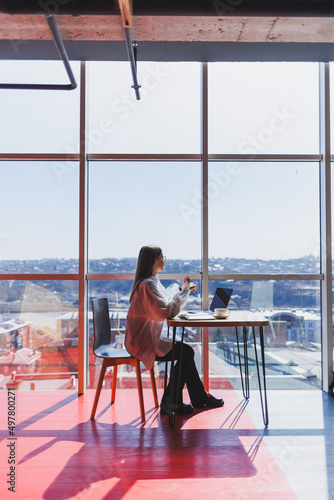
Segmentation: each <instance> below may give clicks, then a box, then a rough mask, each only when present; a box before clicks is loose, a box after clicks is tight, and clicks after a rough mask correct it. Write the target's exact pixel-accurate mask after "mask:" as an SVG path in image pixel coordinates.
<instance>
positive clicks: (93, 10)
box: [0, 0, 334, 61]
mask: <svg viewBox="0 0 334 500" xmlns="http://www.w3.org/2000/svg"><path fill="white" fill-rule="evenodd" d="M45 13H52V14H54V17H55V20H56V22H57V26H58V29H59V32H60V34H61V37H62V39H63V41H64V45H65V47H66V50H67V52H68V55H69V58H70V59H72V60H127V52H126V47H125V43H124V32H123V28H122V22H121V16H120V13H119V10H118V2H117V1H114V2H113V1H112V0H95V1H94V2H92V1H88V0H0V59H58V54H57V52H56V49H55V47H54V44H53V41H52V36H51V33H50V31H49V28H48V25H47V23H46V20H45V17H44V14H45ZM73 14H75V15H73ZM333 15H334V0H330V1H329V0H317V1H316V0H290V1H285V0H281V1H277V0H212V1H210V2H208V1H205V0H192V1H190V0H189V1H185V0H179V1H174V0H169V1H159V0H154V1H153V0H146V1H145V0H137V1H136V0H133V15H132V27H131V37H132V40H136V41H137V42H138V60H162V61H164V60H171V61H178V60H180V61H181V60H182V61H186V60H189V61H196V60H197V61H200V60H207V61H215V60H221V61H224V60H226V61H229V60H310V61H322V60H325V61H326V60H334V18H333Z"/></svg>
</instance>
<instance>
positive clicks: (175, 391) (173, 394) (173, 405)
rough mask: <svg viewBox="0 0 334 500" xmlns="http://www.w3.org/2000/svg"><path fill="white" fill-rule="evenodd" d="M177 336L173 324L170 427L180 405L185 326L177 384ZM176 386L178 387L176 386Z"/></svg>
mask: <svg viewBox="0 0 334 500" xmlns="http://www.w3.org/2000/svg"><path fill="white" fill-rule="evenodd" d="M175 337H176V326H173V348H172V349H173V352H172V362H171V367H170V377H169V408H168V414H169V427H171V428H173V427H174V426H175V416H176V411H177V407H178V403H177V396H178V394H179V389H180V377H181V364H182V354H183V339H184V327H182V337H181V352H180V359H179V366H180V369H179V373H178V377H177V383H176V384H175V382H174V379H175V366H174V364H175ZM175 386H176V387H175Z"/></svg>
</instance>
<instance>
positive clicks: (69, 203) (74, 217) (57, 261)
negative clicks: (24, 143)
mask: <svg viewBox="0 0 334 500" xmlns="http://www.w3.org/2000/svg"><path fill="white" fill-rule="evenodd" d="M0 178H1V199H0V207H1V210H0V213H1V215H0V221H1V222H0V252H1V261H0V272H1V273H34V274H35V273H76V272H78V237H79V227H78V226H79V187H78V186H79V170H78V164H77V163H73V162H68V163H65V162H64V163H61V162H48V163H46V162H6V161H4V162H0Z"/></svg>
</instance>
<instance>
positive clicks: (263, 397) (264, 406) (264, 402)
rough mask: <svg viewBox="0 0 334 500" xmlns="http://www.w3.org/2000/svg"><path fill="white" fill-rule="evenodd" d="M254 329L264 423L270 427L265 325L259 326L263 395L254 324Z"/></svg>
mask: <svg viewBox="0 0 334 500" xmlns="http://www.w3.org/2000/svg"><path fill="white" fill-rule="evenodd" d="M252 330H253V339H254V351H255V361H256V368H257V379H258V382H259V392H260V400H261V408H262V416H263V423H264V425H265V426H266V427H268V424H269V415H268V401H267V385H266V365H265V358H264V339H263V326H260V327H259V330H260V344H261V360H262V374H263V395H262V386H261V378H260V369H259V361H258V356H257V349H256V337H255V328H254V326H253V327H252Z"/></svg>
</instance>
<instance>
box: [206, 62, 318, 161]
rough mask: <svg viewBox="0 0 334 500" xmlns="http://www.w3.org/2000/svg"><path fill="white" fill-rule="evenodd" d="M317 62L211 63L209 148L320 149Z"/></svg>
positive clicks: (242, 151)
mask: <svg viewBox="0 0 334 500" xmlns="http://www.w3.org/2000/svg"><path fill="white" fill-rule="evenodd" d="M318 78H319V76H318V64H316V63H285V62H279V63H273V62H271V63H260V62H259V63H245V62H242V63H240V62H239V63H211V64H209V152H210V153H216V154H218V153H221V154H223V153H235V154H237V153H238V154H249V155H254V154H311V153H312V154H318V153H319V139H318V135H319V108H318V106H319V95H318V87H319V83H318Z"/></svg>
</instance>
